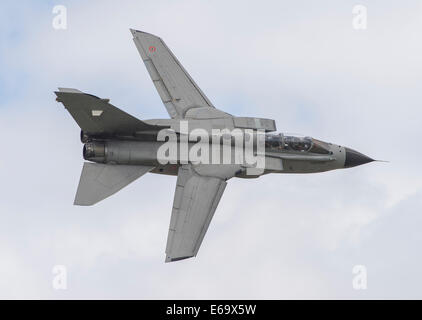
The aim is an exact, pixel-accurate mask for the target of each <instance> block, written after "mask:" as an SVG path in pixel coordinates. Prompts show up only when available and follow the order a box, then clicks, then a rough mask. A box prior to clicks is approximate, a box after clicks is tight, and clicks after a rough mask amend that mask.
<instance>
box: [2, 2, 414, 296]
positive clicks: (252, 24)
mask: <svg viewBox="0 0 422 320" xmlns="http://www.w3.org/2000/svg"><path fill="white" fill-rule="evenodd" d="M56 5H64V6H65V7H66V9H67V28H66V29H59V30H57V29H54V28H53V25H52V22H53V19H54V17H55V14H53V12H52V11H53V7H54V6H56ZM356 5H363V6H365V7H366V8H367V27H366V29H360V30H356V29H355V28H354V27H353V19H354V18H355V14H353V8H354V6H356ZM129 28H134V29H138V30H143V31H146V32H150V33H153V34H156V35H158V36H160V37H161V38H162V39H164V40H165V41H166V43H167V45H168V46H169V47H170V48H171V49H172V51H173V53H174V54H175V55H176V56H177V57H178V59H179V61H180V62H181V63H182V64H183V65H184V67H185V69H186V70H188V72H189V73H190V75H191V76H192V78H194V79H195V81H196V82H197V84H198V85H199V86H200V87H201V89H202V90H203V91H204V92H205V94H206V95H207V96H208V98H209V99H210V100H211V101H212V102H213V104H214V105H215V106H216V107H217V108H219V109H221V110H223V111H226V112H228V113H231V114H233V115H237V116H256V117H263V118H271V119H274V120H275V121H276V123H277V128H278V130H279V131H281V132H290V133H292V132H294V133H301V134H305V135H309V136H312V137H314V138H318V139H322V140H325V141H329V142H333V143H337V144H340V145H344V146H347V147H351V148H353V149H356V150H358V151H360V152H362V153H364V154H367V155H368V156H371V157H373V158H375V159H382V160H388V161H389V162H388V163H382V162H373V163H370V164H367V165H364V166H359V167H355V168H351V169H347V170H336V171H331V172H325V173H317V174H309V175H283V174H273V175H267V176H264V177H261V178H259V179H251V180H249V179H247V180H243V179H231V180H230V181H229V183H228V186H227V188H226V191H225V193H224V195H223V197H222V199H221V202H220V204H219V207H218V208H217V211H216V213H215V216H214V218H213V221H212V222H211V225H210V227H209V229H208V232H207V234H206V236H205V239H204V242H203V244H202V246H201V249H200V251H199V253H198V256H197V257H196V258H194V259H187V260H183V261H179V262H176V263H164V258H165V253H164V250H165V245H166V237H167V231H168V224H169V221H170V212H171V207H172V201H173V194H174V189H175V183H176V178H175V177H171V176H161V175H154V174H147V175H145V176H143V177H142V178H140V179H139V180H137V181H135V182H134V183H132V184H131V185H129V186H128V187H126V188H125V189H123V190H121V191H120V192H119V193H117V194H115V195H114V196H112V197H110V198H108V199H106V200H104V201H102V202H100V203H98V204H97V205H95V206H93V207H78V206H73V199H74V195H75V192H76V188H77V184H78V181H79V175H80V171H81V168H82V164H83V159H82V144H81V143H80V141H79V128H78V126H77V125H76V123H75V122H74V121H73V119H72V118H71V117H70V115H69V114H68V113H67V112H66V110H65V109H64V108H63V106H62V105H61V104H59V103H57V102H56V101H55V95H54V90H56V89H57V87H70V88H77V89H79V90H81V91H84V92H87V93H91V94H94V95H96V96H99V97H102V98H109V99H111V103H112V104H113V105H115V106H117V107H119V108H121V109H123V110H125V111H126V112H128V113H130V114H132V115H134V116H136V117H138V118H140V119H151V118H168V114H167V113H166V110H165V108H164V106H163V105H162V103H161V100H160V98H159V96H158V94H157V92H156V91H155V88H154V86H153V84H152V82H151V80H150V78H149V75H148V73H147V71H146V69H145V67H144V65H143V63H142V61H141V58H140V57H139V54H138V52H137V50H136V47H135V45H134V43H133V41H132V35H131V33H130V31H129ZM421 31H422V3H421V2H420V1H418V0H405V1H385V0H384V1H381V0H372V1H349V0H345V1H341V2H340V1H335V0H323V1H318V2H314V1H312V2H311V1H303V0H298V1H266V0H263V1H237V0H234V1H230V2H227V1H222V0H216V1H194V0H180V1H160V0H158V1H119V2H117V1H103V0H101V1H99V0H98V1H95V0H92V1H61V2H57V1H43V2H41V1H19V2H16V1H2V2H1V4H0V39H1V41H0V135H1V136H2V137H3V139H2V140H1V146H2V147H1V150H2V151H1V155H2V156H1V157H0V179H1V184H0V195H1V196H0V197H1V198H0V199H1V200H0V298H3V299H17V298H23V299H334V298H337V299H375V298H376V299H393V298H398V299H405V298H410V299H421V298H422V290H421V287H422V275H421V270H422V254H421V250H420V247H421V244H422V233H421V232H420V230H421V227H422V216H421V214H422V210H421V209H422V170H421V166H420V159H421V157H422V151H421V150H422V148H421V147H420V143H421V136H422V126H421V117H422V108H421V101H422V42H421V41H420V39H421V36H420V34H421ZM57 265H62V266H64V267H65V268H66V275H67V287H66V289H57V288H54V286H53V281H54V279H55V277H56V276H57V274H55V273H53V268H54V266H57ZM355 266H364V269H365V271H366V273H365V274H366V280H367V281H366V289H360V290H357V289H356V288H354V286H353V283H354V280H356V276H357V274H354V273H353V268H354V267H355Z"/></svg>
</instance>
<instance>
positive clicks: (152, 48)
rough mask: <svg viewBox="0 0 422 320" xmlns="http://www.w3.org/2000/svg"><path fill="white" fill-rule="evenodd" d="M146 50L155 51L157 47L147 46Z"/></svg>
mask: <svg viewBox="0 0 422 320" xmlns="http://www.w3.org/2000/svg"><path fill="white" fill-rule="evenodd" d="M148 50H149V52H155V51H157V48H155V47H154V46H150V47H149V48H148Z"/></svg>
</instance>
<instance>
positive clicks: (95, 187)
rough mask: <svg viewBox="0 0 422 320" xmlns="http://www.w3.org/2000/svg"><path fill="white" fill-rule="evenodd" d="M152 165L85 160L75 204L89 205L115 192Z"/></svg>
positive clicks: (150, 168)
mask: <svg viewBox="0 0 422 320" xmlns="http://www.w3.org/2000/svg"><path fill="white" fill-rule="evenodd" d="M152 169H154V167H149V166H128V165H112V164H102V163H90V162H85V163H84V166H83V169H82V173H81V179H80V181H79V186H78V191H77V192H76V197H75V202H74V204H75V205H79V206H91V205H93V204H96V203H97V202H99V201H101V200H104V199H105V198H107V197H109V196H111V195H112V194H114V193H116V192H117V191H119V190H120V189H122V188H124V187H126V186H127V185H128V184H129V183H131V182H133V181H135V180H136V179H137V178H139V177H141V176H142V175H144V174H145V173H147V172H149V171H151V170H152Z"/></svg>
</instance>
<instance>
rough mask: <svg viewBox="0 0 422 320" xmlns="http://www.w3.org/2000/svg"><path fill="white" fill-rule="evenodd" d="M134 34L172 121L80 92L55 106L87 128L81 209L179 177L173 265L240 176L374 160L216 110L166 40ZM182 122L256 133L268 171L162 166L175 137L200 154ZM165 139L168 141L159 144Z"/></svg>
mask: <svg viewBox="0 0 422 320" xmlns="http://www.w3.org/2000/svg"><path fill="white" fill-rule="evenodd" d="M130 31H131V33H132V35H133V40H134V42H135V45H136V48H137V49H138V51H139V53H140V55H141V58H142V61H143V62H144V64H145V66H146V69H147V71H148V73H149V75H150V76H151V79H152V81H153V83H154V85H155V88H156V89H157V91H158V94H159V95H160V97H161V100H162V102H163V104H164V106H165V108H166V109H167V111H168V113H169V115H170V117H171V119H151V120H139V119H137V118H135V117H133V116H131V115H129V114H127V113H125V112H123V111H122V110H120V109H118V108H116V107H115V106H113V105H112V104H110V103H109V99H101V98H99V97H96V96H94V95H91V94H87V93H84V92H81V91H79V90H76V89H70V88H59V90H58V91H56V92H55V94H56V95H57V99H56V100H57V101H59V102H61V103H63V105H64V106H65V108H66V109H67V110H68V111H69V113H70V114H71V116H72V117H73V119H74V120H75V121H76V122H77V124H78V125H79V127H80V128H81V136H80V138H81V141H82V143H83V144H84V146H83V157H84V159H85V160H87V161H89V162H85V163H84V165H83V169H82V173H81V177H80V181H79V186H78V189H77V192H76V197H75V202H74V204H75V205H81V206H90V205H93V204H95V203H97V202H99V201H101V200H103V199H105V198H107V197H109V196H111V195H112V194H114V193H116V192H117V191H119V190H120V189H122V188H124V187H125V186H127V185H128V184H129V183H131V182H133V181H134V180H136V179H137V178H139V177H141V176H142V175H144V174H145V173H147V172H151V173H157V174H165V175H174V176H177V181H176V190H175V194H174V201H173V207H172V213H171V219H170V227H169V231H168V237H167V246H166V258H165V261H166V262H171V261H177V260H181V259H186V258H191V257H194V256H196V255H197V253H198V250H199V247H200V246H201V243H202V240H203V238H204V235H205V233H206V231H207V229H208V226H209V224H210V222H211V219H212V217H213V215H214V212H215V210H216V208H217V205H218V203H219V201H220V199H221V196H222V194H223V192H224V189H225V187H226V185H227V181H228V180H229V179H231V178H233V177H237V178H257V177H259V176H261V175H263V174H268V173H313V172H323V171H328V170H334V169H340V168H350V167H354V166H358V165H362V164H365V163H368V162H371V161H374V160H373V159H371V158H370V157H368V156H366V155H364V154H362V153H360V152H357V151H355V150H353V149H350V148H346V147H344V146H340V145H337V144H333V143H327V142H324V141H321V140H317V139H313V138H311V137H306V136H305V137H302V136H294V135H284V134H281V133H279V134H277V133H274V132H275V131H276V125H275V121H274V120H271V119H262V118H250V117H236V116H233V115H231V114H228V113H226V112H223V111H221V110H219V109H217V108H216V107H214V105H213V104H212V103H211V101H210V100H209V99H208V98H207V97H206V96H205V94H204V93H203V92H202V91H201V89H200V88H199V87H198V85H197V84H196V83H195V81H194V80H193V79H192V78H191V77H190V76H189V74H188V73H187V71H186V70H185V69H184V68H183V66H182V65H181V63H180V62H179V61H178V60H177V58H176V57H175V56H174V55H173V53H172V52H171V51H170V49H169V48H168V47H167V45H166V44H165V43H164V41H163V40H162V39H161V38H159V37H157V36H155V35H152V34H149V33H146V32H142V31H137V30H132V29H131V30H130ZM182 123H185V124H187V125H188V126H189V130H192V131H193V130H195V129H202V130H205V132H207V133H210V135H212V134H213V132H214V131H213V130H214V129H221V130H235V129H237V130H240V132H246V131H248V130H249V132H252V136H251V135H250V136H249V138H250V137H252V139H251V140H253V141H255V142H253V146H257V141H258V140H259V139H258V138H257V137H258V135H257V134H256V135H254V134H255V133H257V132H264V135H263V137H264V139H263V140H261V141H263V144H264V147H263V151H264V153H263V155H264V160H265V161H264V162H265V164H264V166H263V169H262V170H261V171H260V170H256V171H253V170H252V171H250V172H249V173H248V169H252V168H253V167H254V165H253V164H252V165H250V164H248V163H245V161H244V160H241V161H239V162H236V161H232V162H229V163H227V162H223V163H221V162H219V160H218V159H217V160H215V159H214V160H215V161H214V162H213V161H210V162H208V163H207V162H206V161H204V162H199V163H198V161H190V160H189V157H188V159H186V158H184V159H182V156H181V153H182V152H180V153H178V154H177V155H176V156H175V158H173V159H171V160H170V161H168V162H165V161H164V162H163V161H160V159H161V158H160V157H159V156H158V153H159V149H160V147H162V146H163V145H164V144H165V143H169V141H170V138H169V137H170V136H171V134H173V135H174V136H176V142H174V140H172V141H173V142H174V143H176V144H177V143H181V141H182V140H183V141H185V142H186V141H187V145H188V150H193V149H192V148H194V145H195V143H198V141H202V138H201V139H197V140H195V139H193V140H189V135H188V140H186V136H187V133H190V132H191V131H189V132H185V131H184V130H183V128H182V127H183V126H182ZM160 132H161V133H163V132H164V135H167V136H168V137H167V138H165V139H164V140H163V139H161V140H160V139H159V136H160ZM261 136H262V135H261ZM226 140H227V139H226ZM215 141H217V142H215ZM215 141H214V140H212V142H210V141H209V140H208V141H206V140H205V142H204V144H205V145H208V146H211V145H215V144H217V145H219V144H221V143H223V142H222V140H221V139H220V136H219V139H216V140H215ZM229 141H230V148H231V150H232V151H233V150H234V149H235V148H236V146H233V140H232V138H231V137H230V140H229ZM204 144H203V145H204ZM203 145H202V146H203ZM245 145H246V142H245ZM256 150H258V149H256ZM256 150H255V153H254V155H255V156H256V155H257V152H256ZM201 152H202V151H201ZM233 153H235V152H232V153H231V155H230V157H229V158H230V159H231V160H233V158H236V157H234V156H233ZM207 156H208V157H210V156H209V155H207ZM161 160H162V159H161ZM231 160H230V161H231ZM255 169H256V165H255Z"/></svg>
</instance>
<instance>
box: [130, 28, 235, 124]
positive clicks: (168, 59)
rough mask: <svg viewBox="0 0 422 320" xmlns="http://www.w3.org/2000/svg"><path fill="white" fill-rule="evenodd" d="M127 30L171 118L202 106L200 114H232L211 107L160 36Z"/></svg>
mask: <svg viewBox="0 0 422 320" xmlns="http://www.w3.org/2000/svg"><path fill="white" fill-rule="evenodd" d="M130 31H131V32H132V35H133V41H134V42H135V45H136V48H137V49H138V51H139V53H140V55H141V57H142V60H143V61H144V63H145V66H146V68H147V70H148V72H149V75H150V76H151V79H152V81H153V82H154V85H155V88H156V89H157V91H158V93H159V95H160V97H161V100H162V101H163V103H164V106H165V107H166V109H167V112H168V113H169V115H170V116H171V117H172V118H176V119H181V118H185V115H186V112H187V111H188V110H189V109H192V108H201V114H202V115H203V117H208V118H210V117H214V118H216V117H231V115H229V114H227V113H225V112H222V111H220V110H218V109H216V108H214V106H213V105H212V103H211V101H210V100H208V98H207V97H206V96H205V94H204V93H203V92H202V91H201V89H200V88H199V87H198V85H197V84H196V83H195V81H194V80H193V79H192V78H191V77H190V75H189V74H188V73H187V71H186V70H185V69H184V68H183V66H182V65H181V64H180V62H179V61H178V60H177V58H176V57H175V56H174V55H173V53H172V52H171V51H170V49H169V48H168V47H167V46H166V44H165V43H164V41H163V40H162V39H161V38H159V37H157V36H155V35H153V34H150V33H146V32H142V31H138V30H133V29H131V30H130ZM195 113H196V112H195ZM193 117H194V116H193ZM191 118H192V117H191Z"/></svg>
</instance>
